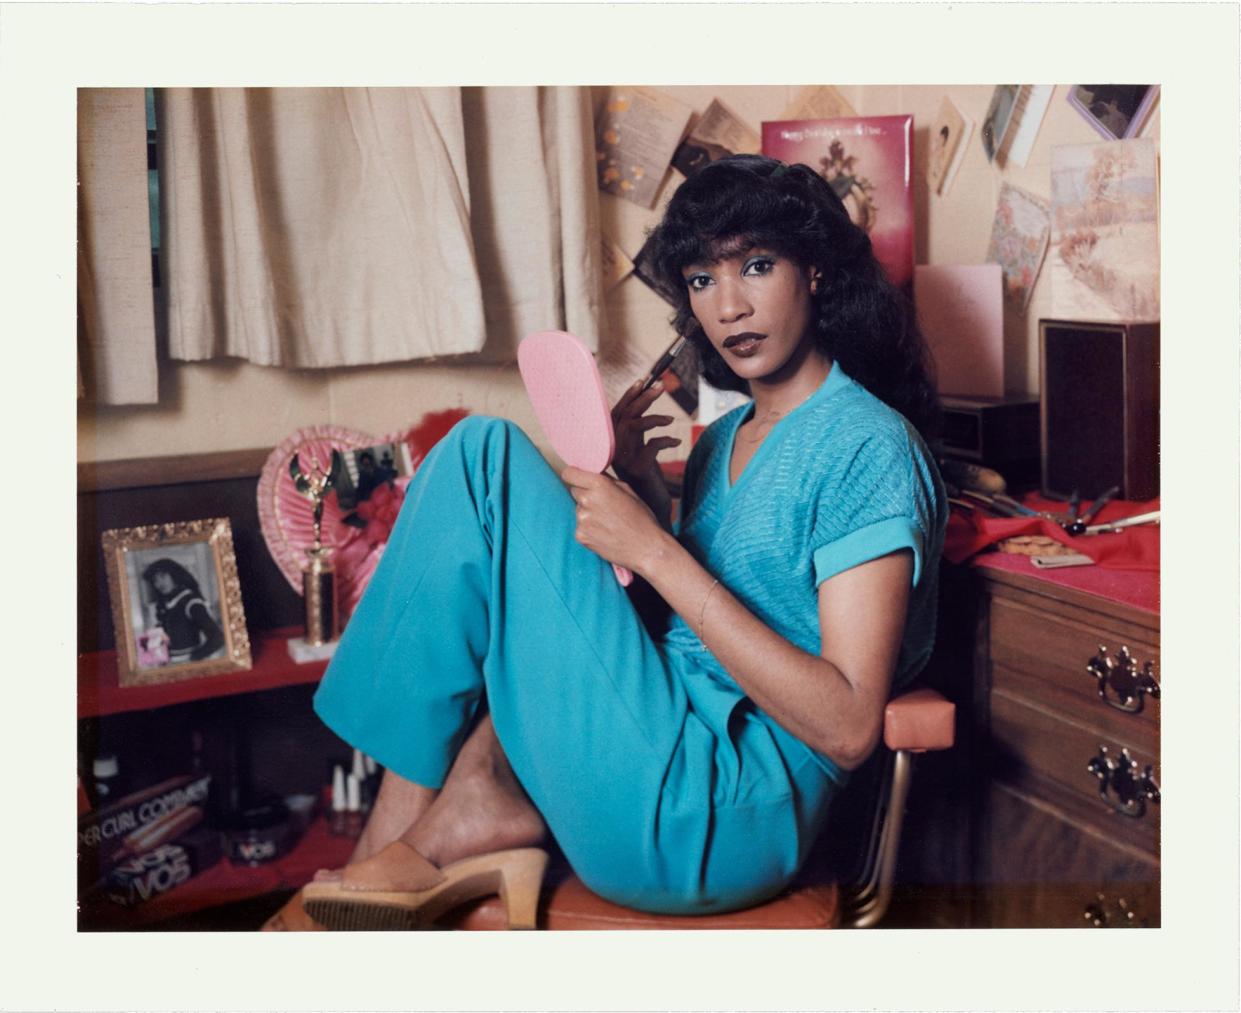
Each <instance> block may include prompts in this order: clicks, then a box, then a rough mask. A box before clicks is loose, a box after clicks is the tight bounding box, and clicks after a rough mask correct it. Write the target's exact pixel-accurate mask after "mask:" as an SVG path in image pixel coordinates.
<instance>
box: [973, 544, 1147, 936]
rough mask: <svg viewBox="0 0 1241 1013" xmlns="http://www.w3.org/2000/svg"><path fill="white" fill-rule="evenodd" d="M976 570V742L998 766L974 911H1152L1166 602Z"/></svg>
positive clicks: (1111, 922)
mask: <svg viewBox="0 0 1241 1013" xmlns="http://www.w3.org/2000/svg"><path fill="white" fill-rule="evenodd" d="M1027 565H1028V564H1027ZM973 570H974V574H975V575H976V576H977V578H978V582H979V590H980V598H979V610H978V613H977V616H978V622H977V627H976V630H975V638H974V646H975V657H974V701H973V703H974V719H975V721H974V724H975V729H976V731H977V733H978V747H979V748H978V749H977V751H976V754H975V756H976V761H978V762H981V763H982V764H983V765H985V769H986V770H987V773H988V777H986V778H982V779H979V782H980V783H981V785H982V787H981V789H980V793H979V794H980V797H979V798H978V799H977V812H976V817H977V819H976V822H975V826H974V831H973V836H974V849H973V850H974V860H975V874H976V880H975V882H976V884H977V885H978V886H979V887H980V890H979V892H978V895H977V898H978V899H977V910H976V911H975V913H974V919H973V921H974V923H975V924H977V925H979V926H980V927H1009V926H1011V927H1059V928H1067V927H1089V926H1098V927H1122V926H1127V927H1141V926H1148V927H1157V926H1158V925H1159V924H1160V920H1159V919H1160V905H1159V825H1160V823H1159V816H1160V810H1159V803H1158V799H1159V793H1158V782H1159V709H1160V702H1159V698H1158V697H1159V689H1158V680H1159V678H1160V672H1159V615H1158V613H1157V612H1153V611H1150V610H1149V608H1142V607H1138V606H1137V605H1136V604H1132V603H1127V602H1125V601H1124V600H1122V599H1123V597H1124V596H1123V595H1117V596H1114V597H1105V596H1101V595H1100V594H1097V593H1086V592H1085V591H1083V590H1081V589H1079V588H1075V587H1072V586H1066V584H1065V583H1064V582H1063V581H1061V582H1057V581H1056V580H1055V578H1054V577H1050V576H1048V577H1044V576H1043V575H1041V574H1034V575H1031V574H1029V573H1023V572H1021V571H1020V570H1017V569H1012V570H1009V569H998V568H995V567H990V566H978V567H974V568H973ZM1058 572H1060V573H1064V572H1065V571H1058ZM1108 579H1110V580H1112V581H1116V580H1121V581H1124V580H1126V579H1132V580H1136V581H1146V582H1148V586H1150V587H1152V588H1154V587H1157V583H1158V577H1157V575H1154V574H1134V575H1132V577H1131V578H1126V577H1125V576H1124V575H1121V576H1119V577H1117V576H1116V574H1115V571H1113V574H1112V575H1109V578H1108ZM1152 581H1153V583H1151V582H1152ZM1073 582H1074V581H1070V584H1071V583H1073ZM1077 583H1080V581H1077ZM1152 597H1153V595H1152Z"/></svg>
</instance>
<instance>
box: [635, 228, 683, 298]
mask: <svg viewBox="0 0 1241 1013" xmlns="http://www.w3.org/2000/svg"><path fill="white" fill-rule="evenodd" d="M633 276H634V277H635V278H637V279H638V280H639V281H641V282H642V283H643V284H644V285H646V286H647V287H648V288H650V289H651V290H652V291H653V292H655V294H656V295H658V296H659V297H660V298H661V299H663V300H664V301H665V302H666V303H667V304H668V305H669V306H676V304H677V299H678V297H679V296H680V293H679V292H677V291H674V290H673V289H671V288H669V287H668V286H667V285H665V284H664V283H663V282H661V281H660V280H659V279H658V278H656V277H655V271H654V268H653V267H652V265H651V241H650V240H649V239H648V240H647V241H646V242H645V243H643V244H642V249H640V250H639V251H638V255H637V256H636V257H634V258H633Z"/></svg>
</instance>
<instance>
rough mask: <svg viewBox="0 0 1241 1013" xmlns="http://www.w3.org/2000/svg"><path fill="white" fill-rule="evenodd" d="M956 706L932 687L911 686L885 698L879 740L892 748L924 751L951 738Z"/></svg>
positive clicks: (942, 745) (944, 745) (946, 745)
mask: <svg viewBox="0 0 1241 1013" xmlns="http://www.w3.org/2000/svg"><path fill="white" fill-rule="evenodd" d="M956 711H957V708H956V705H955V704H954V703H952V701H950V700H946V699H944V697H943V696H941V695H940V694H939V693H937V692H935V690H933V689H915V690H913V691H911V692H909V693H906V694H905V695H904V696H898V697H897V698H896V699H895V700H892V701H889V703H888V705H887V707H886V708H885V709H884V713H883V741H884V744H885V745H886V746H887V747H888V748H889V749H892V750H897V749H908V750H910V751H911V752H915V753H924V752H926V751H927V750H928V749H948V748H950V747H951V746H952V744H953V742H954V741H955V731H954V728H953V723H954V720H955V718H956Z"/></svg>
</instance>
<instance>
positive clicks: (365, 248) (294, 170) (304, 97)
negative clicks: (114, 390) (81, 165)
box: [158, 88, 600, 367]
mask: <svg viewBox="0 0 1241 1013" xmlns="http://www.w3.org/2000/svg"><path fill="white" fill-rule="evenodd" d="M158 112H159V125H160V137H161V147H160V150H161V155H162V158H163V164H162V170H161V187H162V189H163V205H164V212H165V220H164V223H163V230H162V236H163V260H162V264H163V267H164V276H165V284H166V285H167V289H168V302H169V347H170V353H171V355H172V356H173V357H174V358H179V359H191V360H192V359H206V358H211V357H214V356H220V355H229V356H238V357H241V358H245V359H248V360H250V361H252V362H256V363H261V364H264V365H273V366H276V365H279V366H295V367H323V366H352V365H362V364H370V363H382V362H392V361H401V360H408V359H419V358H427V357H434V356H450V355H460V354H465V353H478V352H484V353H485V354H486V356H487V357H488V358H496V359H506V358H511V357H512V355H513V350H514V348H515V343H516V341H517V340H518V339H519V338H520V337H521V336H522V335H523V334H525V333H526V332H528V331H531V330H537V329H541V328H547V327H567V328H570V329H576V330H577V331H578V333H580V335H581V336H582V337H583V338H585V339H586V340H587V341H589V342H592V343H597V340H598V319H599V299H600V295H599V290H598V288H599V283H598V270H597V244H598V235H599V230H598V209H597V195H596V191H595V187H594V171H593V166H592V164H591V162H590V157H591V152H592V150H593V147H592V143H591V126H590V108H589V96H588V94H587V92H586V90H585V89H568V88H497V89H490V88H489V89H458V88H370V89H368V88H279V89H168V90H166V91H163V92H162V93H161V105H160V108H159V110H158Z"/></svg>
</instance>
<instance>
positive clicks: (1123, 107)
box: [1069, 84, 1159, 141]
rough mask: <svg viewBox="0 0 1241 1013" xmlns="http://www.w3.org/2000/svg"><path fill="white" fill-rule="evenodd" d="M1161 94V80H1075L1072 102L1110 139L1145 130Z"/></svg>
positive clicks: (1132, 134)
mask: <svg viewBox="0 0 1241 1013" xmlns="http://www.w3.org/2000/svg"><path fill="white" fill-rule="evenodd" d="M1158 96H1159V85H1157V84H1075V85H1073V87H1072V88H1071V89H1069V105H1071V106H1072V107H1073V108H1074V109H1076V110H1077V111H1078V112H1079V113H1081V114H1082V116H1084V117H1085V119H1086V122H1087V123H1089V124H1090V125H1091V126H1092V127H1094V129H1095V130H1097V131H1098V132H1099V133H1100V134H1102V135H1103V136H1104V137H1106V138H1107V139H1108V140H1115V141H1119V140H1125V139H1127V138H1130V137H1136V136H1137V135H1138V134H1139V133H1141V131H1142V128H1143V127H1144V126H1145V125H1146V121H1147V120H1148V119H1150V114H1151V110H1152V109H1153V108H1154V107H1155V100H1156V99H1157V98H1158Z"/></svg>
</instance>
